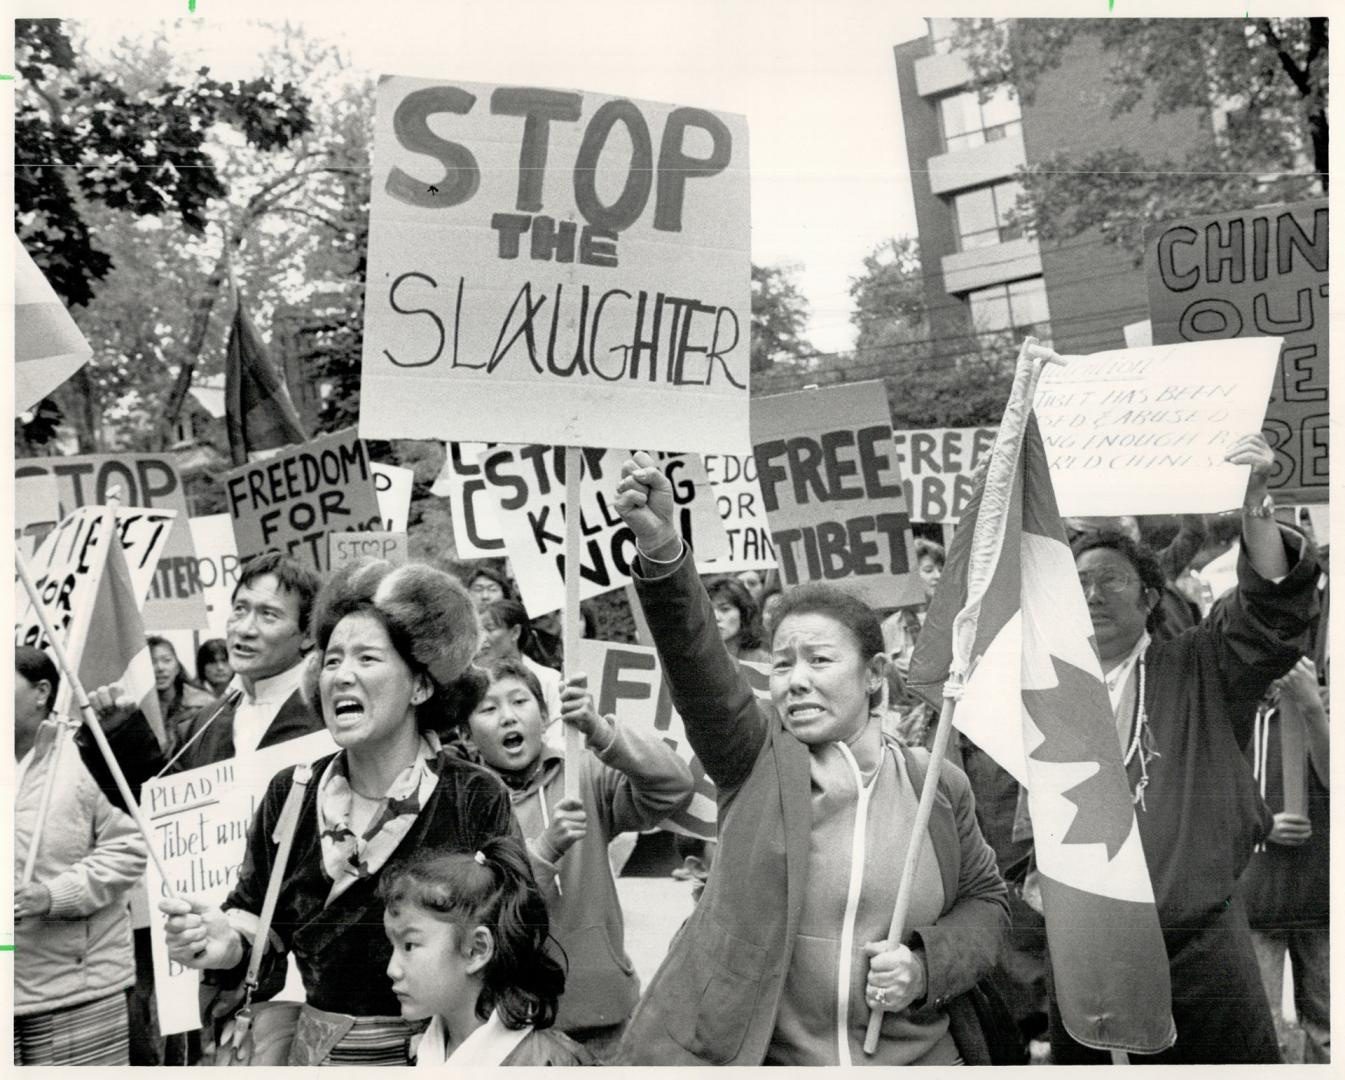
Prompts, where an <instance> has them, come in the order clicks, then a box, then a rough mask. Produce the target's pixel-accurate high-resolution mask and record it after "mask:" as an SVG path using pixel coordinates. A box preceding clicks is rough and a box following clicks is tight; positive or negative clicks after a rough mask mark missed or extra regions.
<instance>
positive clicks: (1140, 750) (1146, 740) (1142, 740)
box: [1122, 656, 1158, 813]
mask: <svg viewBox="0 0 1345 1080" xmlns="http://www.w3.org/2000/svg"><path fill="white" fill-rule="evenodd" d="M1144 676H1145V664H1144V657H1143V656H1141V657H1140V660H1139V666H1138V671H1137V672H1136V680H1135V733H1134V734H1133V735H1132V736H1131V738H1130V745H1129V746H1128V747H1126V752H1125V758H1124V760H1123V762H1122V764H1123V765H1124V766H1125V767H1126V768H1129V767H1130V762H1131V761H1132V760H1134V758H1135V756H1136V755H1137V754H1138V755H1139V762H1140V778H1139V781H1138V782H1137V783H1136V785H1135V789H1134V796H1133V797H1132V799H1131V802H1132V804H1134V805H1136V806H1138V807H1139V808H1140V809H1141V810H1143V811H1144V812H1145V813H1148V810H1149V808H1148V807H1147V806H1145V805H1144V789H1145V788H1147V787H1148V786H1149V759H1150V758H1156V757H1158V751H1156V750H1154V749H1153V748H1152V746H1151V745H1150V740H1151V737H1146V734H1145V732H1146V728H1147V726H1148V720H1149V714H1148V711H1147V710H1146V709H1145V708H1144Z"/></svg>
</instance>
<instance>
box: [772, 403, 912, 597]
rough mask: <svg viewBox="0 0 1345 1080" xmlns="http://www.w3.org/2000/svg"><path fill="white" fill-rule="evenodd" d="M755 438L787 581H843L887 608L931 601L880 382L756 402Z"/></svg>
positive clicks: (774, 540) (774, 539)
mask: <svg viewBox="0 0 1345 1080" xmlns="http://www.w3.org/2000/svg"><path fill="white" fill-rule="evenodd" d="M752 442H753V444H754V446H755V450H756V460H757V479H758V481H759V483H760V484H761V495H762V501H763V502H764V504H765V507H766V514H767V516H768V517H769V519H770V524H771V541H772V543H774V545H775V555H776V558H778V559H779V560H780V579H781V582H782V583H783V584H784V585H786V586H789V585H797V584H799V583H800V582H803V581H829V582H833V583H836V584H843V585H845V586H847V587H849V588H850V589H851V590H852V591H854V592H855V593H856V594H857V595H859V596H861V597H862V598H863V599H864V600H865V601H866V602H867V603H869V604H871V605H872V606H874V607H880V608H881V607H901V606H903V605H906V604H917V603H920V602H921V601H922V600H923V599H924V595H925V592H924V587H923V586H922V585H921V583H920V577H919V575H918V574H917V573H916V572H915V547H914V542H913V540H912V537H911V520H910V513H909V509H908V506H907V503H906V496H905V493H904V491H903V489H902V483H901V480H902V476H901V469H900V468H899V467H898V465H897V459H896V452H895V448H894V447H893V445H892V423H891V420H890V418H889V414H888V411H887V394H886V392H885V391H884V389H883V384H882V383H881V382H867V383H854V384H852V385H849V386H838V387H834V388H831V389H827V390H804V391H801V392H800V393H796V394H779V395H777V396H775V397H764V398H757V399H756V400H755V401H754V402H753V403H752Z"/></svg>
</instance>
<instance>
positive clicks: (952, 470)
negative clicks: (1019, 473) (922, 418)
mask: <svg viewBox="0 0 1345 1080" xmlns="http://www.w3.org/2000/svg"><path fill="white" fill-rule="evenodd" d="M998 431H999V428H997V427H970V428H918V429H914V430H910V431H893V432H892V441H893V442H894V443H895V444H896V447H897V465H898V466H899V467H900V468H901V482H902V486H903V488H904V489H905V491H906V505H907V506H909V507H910V508H911V520H912V521H921V522H926V523H930V524H933V523H938V524H943V525H956V524H957V523H958V522H959V521H961V520H962V515H963V514H964V513H966V509H967V503H968V502H969V501H970V500H971V495H972V490H973V488H974V487H975V484H974V482H973V480H972V477H973V476H974V474H975V470H976V466H978V465H979V464H980V463H981V462H982V461H984V460H985V459H986V458H987V457H989V456H990V451H991V449H992V448H993V447H994V445H995V433H996V432H998Z"/></svg>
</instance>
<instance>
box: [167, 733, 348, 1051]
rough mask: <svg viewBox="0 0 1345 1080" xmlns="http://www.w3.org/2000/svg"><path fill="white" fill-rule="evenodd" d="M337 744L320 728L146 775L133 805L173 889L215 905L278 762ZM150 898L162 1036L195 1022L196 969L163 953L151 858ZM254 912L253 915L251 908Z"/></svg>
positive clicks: (239, 859) (231, 880)
mask: <svg viewBox="0 0 1345 1080" xmlns="http://www.w3.org/2000/svg"><path fill="white" fill-rule="evenodd" d="M335 749H336V744H335V743H334V742H332V737H331V736H330V735H328V734H327V732H325V731H315V732H313V734H311V735H305V736H304V737H303V738H301V739H290V740H289V741H288V742H282V743H277V744H276V745H275V746H268V747H267V748H266V749H264V750H258V751H256V752H255V753H252V754H246V755H243V756H241V757H233V758H228V759H227V760H225V761H219V762H216V763H215V764H213V765H203V766H201V768H199V769H190V770H188V771H187V772H181V773H176V774H174V775H171V776H165V777H160V778H159V779H155V780H150V781H149V782H147V783H146V784H145V785H144V787H143V788H141V790H140V812H141V813H142V814H143V815H144V816H145V820H146V821H147V822H148V823H149V826H150V832H151V834H152V835H153V838H154V845H155V848H156V850H157V853H158V856H159V858H160V860H161V861H162V862H163V868H164V871H165V872H166V873H167V874H168V878H169V880H170V881H171V882H172V887H173V890H174V892H176V893H177V895H178V896H181V897H184V898H186V897H190V898H191V899H193V900H199V901H201V902H202V903H204V904H214V905H219V904H220V903H222V902H223V901H224V898H225V897H227V896H228V895H229V892H230V890H231V889H232V888H233V887H234V885H235V884H236V883H237V881H238V871H239V868H240V867H241V866H242V863H243V856H244V853H245V852H246V851H247V838H248V830H249V829H250V828H251V827H252V819H253V817H254V816H255V814H256V812H257V806H258V804H260V802H261V801H262V796H263V795H265V793H266V786H267V784H269V783H270V782H271V778H272V777H273V776H275V774H276V773H278V772H280V770H281V769H284V768H287V767H288V766H290V765H297V764H300V763H303V762H313V761H317V760H318V758H320V757H322V756H324V755H325V754H329V753H332V752H333V751H334V750H335ZM146 882H147V885H148V889H149V898H150V909H151V914H150V926H151V930H152V932H151V934H150V947H151V953H152V955H153V958H154V985H155V988H156V993H155V997H156V998H157V1000H158V1005H159V1030H160V1031H161V1032H162V1033H163V1034H164V1035H172V1034H175V1033H177V1032H179V1031H195V1030H196V1029H197V1028H199V1027H200V1026H201V1014H200V1011H199V1009H198V1007H197V988H198V987H199V985H200V973H199V972H198V971H196V970H195V969H193V968H185V967H183V966H182V965H181V964H177V963H174V962H173V961H171V960H169V958H168V943H167V941H166V940H165V938H164V923H163V920H164V916H163V915H161V914H160V913H159V910H158V901H159V898H160V897H162V896H164V895H166V893H165V890H164V880H163V878H161V877H160V876H159V872H158V869H157V868H156V867H155V865H154V861H153V860H152V859H151V860H150V865H149V869H148V871H147V875H146ZM254 914H257V913H256V912H254Z"/></svg>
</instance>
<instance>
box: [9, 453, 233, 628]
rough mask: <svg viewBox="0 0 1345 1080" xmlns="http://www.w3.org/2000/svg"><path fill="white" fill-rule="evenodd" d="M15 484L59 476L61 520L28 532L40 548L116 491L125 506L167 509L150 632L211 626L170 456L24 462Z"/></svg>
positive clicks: (32, 525) (148, 607) (149, 609)
mask: <svg viewBox="0 0 1345 1080" xmlns="http://www.w3.org/2000/svg"><path fill="white" fill-rule="evenodd" d="M14 476H15V480H16V481H18V482H22V481H23V480H25V479H28V478H34V477H40V476H54V477H55V478H56V490H57V494H58V496H59V507H58V510H59V514H60V517H59V518H57V519H56V520H53V521H51V522H50V524H48V525H47V526H46V527H45V528H43V525H42V523H40V522H33V521H29V523H28V526H27V532H28V533H29V535H31V536H33V537H34V538H35V540H36V542H37V544H38V545H39V546H40V544H41V542H42V537H43V536H44V535H45V534H46V532H48V531H49V530H51V529H54V528H56V525H57V523H58V521H59V520H60V519H61V518H64V517H65V516H66V515H68V514H70V513H71V512H72V511H73V510H75V509H76V508H78V507H81V506H105V505H107V503H108V496H109V494H110V493H111V492H112V491H113V489H118V490H119V492H120V505H121V506H123V507H132V506H138V507H142V508H144V509H147V510H167V511H172V513H173V514H174V515H175V517H174V519H173V526H172V529H171V531H170V532H169V534H168V542H167V543H166V545H165V546H164V548H163V551H162V555H161V556H160V559H159V563H158V566H157V568H156V570H157V572H156V574H155V576H154V579H153V581H152V583H151V585H150V593H149V599H148V601H147V602H146V604H145V610H144V620H145V629H146V630H148V631H151V632H153V631H155V630H200V629H202V628H203V627H204V626H205V623H206V612H205V601H204V600H203V599H202V597H201V589H200V586H199V585H197V584H196V582H195V581H194V580H193V578H192V575H191V572H190V570H191V567H192V566H193V565H194V564H195V559H196V552H195V549H194V548H193V547H192V539H191V528H190V526H188V524H187V521H188V517H187V499H186V494H185V491H184V489H183V486H182V478H181V477H180V476H179V475H178V471H177V465H176V464H174V462H173V459H172V458H171V457H170V456H168V455H165V454H90V455H87V456H84V457H67V458H24V459H23V460H21V461H16V462H15V463H14Z"/></svg>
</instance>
